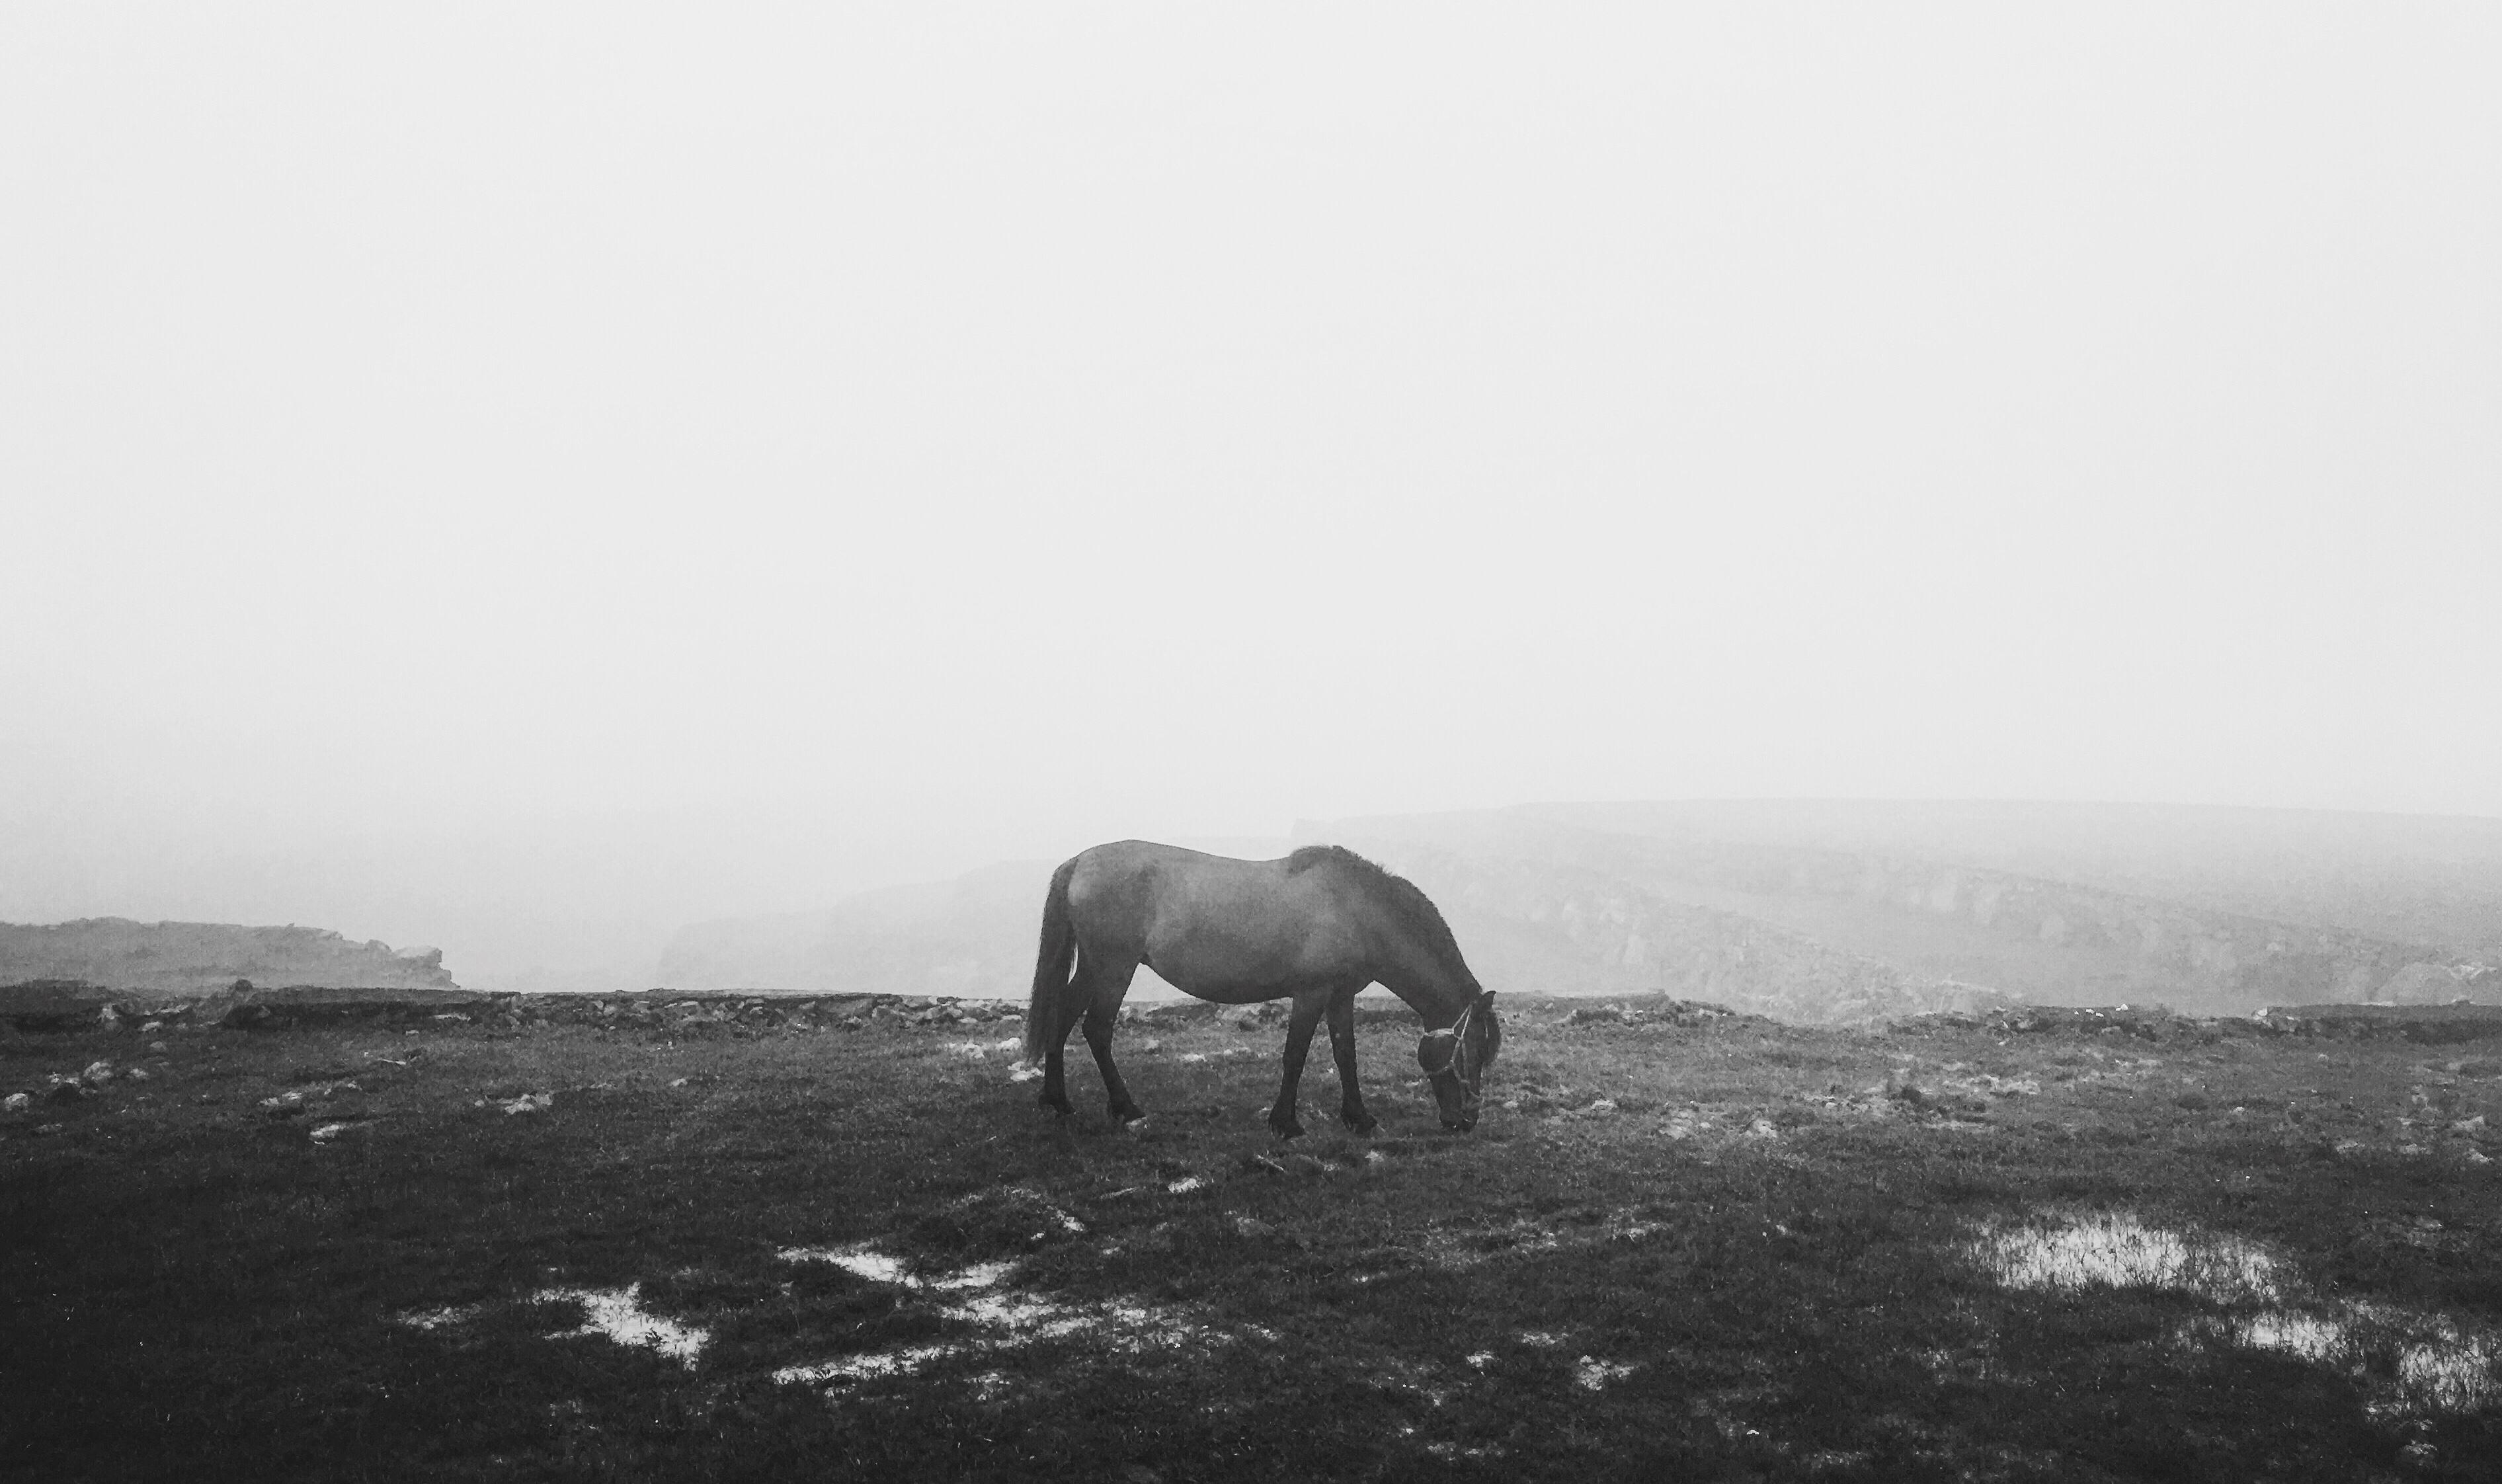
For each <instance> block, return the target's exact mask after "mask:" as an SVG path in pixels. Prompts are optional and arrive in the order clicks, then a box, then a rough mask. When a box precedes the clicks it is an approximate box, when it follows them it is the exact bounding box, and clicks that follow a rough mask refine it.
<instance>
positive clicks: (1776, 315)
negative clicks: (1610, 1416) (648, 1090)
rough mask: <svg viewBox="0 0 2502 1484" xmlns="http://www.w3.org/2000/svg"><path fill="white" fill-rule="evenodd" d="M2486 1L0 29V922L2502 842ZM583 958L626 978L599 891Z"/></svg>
mask: <svg viewBox="0 0 2502 1484" xmlns="http://www.w3.org/2000/svg"><path fill="white" fill-rule="evenodd" d="M2497 77H2502V9H2497V8H2496V7H2493V6H2491V5H2488V4H2475V5H2458V6H2440V5H2403V6H2392V5H2386V4H2377V3H2375V4H2358V5H2351V6H2316V5H2294V4H2282V3H2270V4H2264V5H2247V6H2196V5H2189V6H2184V5H2181V4H2178V3H2171V0H2167V3H2163V4H2157V5H2147V6H2132V5H2113V4H2094V5H2071V6H2063V7H2055V8H2054V7H2047V6H2011V5H2005V4H1994V3H1993V4H1985V5H1973V6H1929V7H1922V6H1910V5H1898V6H1882V7H1868V6H1857V5H1835V6H1800V5H1759V4H1745V5H1730V6H1725V7H1657V6H1637V7H1627V8H1624V9H1623V10H1621V11H1610V10H1606V9H1604V8H1598V7H1578V8H1570V9H1569V11H1568V10H1566V9H1565V8H1558V7H1552V6H1526V5H1524V6H1517V7H1503V8H1486V7H1469V6H1456V5H1450V4H1434V5H1430V6H1420V7H1412V8H1411V7H1390V6H1353V7H1351V6H1341V5H1332V6H1314V7H1297V6H1285V5H1277V4H1261V5H1257V6H1248V5H1245V6H1234V7H1207V6H1192V7H1174V6H1163V5H1157V6H1138V7H1111V6H1072V5H1031V4H1019V5H1012V6H942V5H927V4H912V5H898V6H893V7H878V8H870V7H861V6H843V7H795V8H791V9H788V10H781V9H777V10H775V11H772V12H760V11H753V10H748V11H741V12H737V13H732V12H730V11H729V10H728V9H727V8H725V7H717V6H707V7H685V8H681V9H680V10H679V11H678V12H676V13H674V14H669V15H659V14H652V13H649V12H647V11H645V10H643V9H641V8H636V7H626V6H620V5H617V4H613V3H606V4H600V5H595V6H582V7H559V6H554V5H540V6H528V7H514V6H508V5H493V6H461V5H445V4H432V5H426V6H416V7H395V8H386V7H376V6H335V5H320V6H314V5H308V6H303V7H276V6H265V5H244V4H235V5H223V6H214V7H204V6H172V5H169V6H164V7H155V8H152V7H131V6H114V5H101V4H75V5H45V4H36V3H32V0H22V3H16V4H11V5H9V6H7V7H5V8H0V918H8V919H12V920H18V921H28V920H36V921H43V920H52V919H57V918H61V917H68V916H80V915H90V914H118V915H128V916H137V917H143V918H148V917H163V916H178V917H209V918H224V919H241V920H247V921H287V920H295V921H305V922H318V923H321V924H322V925H324V926H331V927H341V928H343V929H345V930H348V931H349V932H351V933H352V934H354V935H357V936H363V935H367V934H372V935H379V936H385V937H389V938H391V939H392V940H394V941H400V942H408V941H429V942H440V943H443V944H445V946H446V947H447V948H448V949H449V950H450V951H451V952H450V961H451V963H452V966H453V967H454V968H455V969H456V970H462V969H463V968H464V967H465V968H466V969H467V971H468V972H470V973H473V974H478V973H490V974H492V973H503V972H506V971H508V970H515V969H518V968H521V967H525V966H527V965H530V964H533V963H536V964H542V965H546V966H550V967H556V968H563V967H579V966H582V965H586V964H591V963H592V962H594V961H609V960H615V961H621V962H622V961H627V960H631V959H633V958H634V957H635V956H636V955H638V954H642V953H645V952H647V951H648V950H647V949H646V948H645V947H642V946H639V945H642V944H644V943H645V942H646V941H647V940H652V939H654V938H655V936H656V935H658V936H665V933H666V931H667V930H668V929H669V928H671V927H675V926H676V925H677V924H678V923H679V922H683V921H685V920H687V919H689V918H692V917H699V916H704V915H709V914H714V913H720V912H727V911H737V910H761V909H770V908H787V907H797V906H806V905H811V904H815V903H819V902H822V901H823V900H826V899H828V898H829V896H830V894H833V893H836V892H839V891H843V890H848V889H852V888H856V887H860V886H865V885H870V884H875V883H879V882H884V881H891V880H908V879H914V878H916V877H922V876H928V875H930V874H933V873H943V872H946V871H951V870H955V869H962V868H964V867H966V866H970V865H973V864H978V863H980V862H982V861H984V860H995V859H999V858H1003V857H1024V856H1033V857H1046V856H1059V855H1065V854H1067V853H1069V852H1071V851H1073V850H1075V849H1077V848H1080V847H1082V846H1084V845H1086V844H1089V843H1092V842H1093V841H1095V840H1099V839H1103V838H1111V837H1117V836H1121V835H1126V834H1149V835H1159V836H1166V837H1169V836H1174V835H1205V834H1212V833H1232V834H1246V833H1282V832H1283V831H1284V830H1285V829H1286V828H1287V827H1288V826H1290V825H1291V824H1292V822H1293V821H1294V820H1295V819H1296V818H1298V817H1330V816H1338V815H1345V814H1352V813H1361V812H1377V811H1391V810H1419V809H1436V808H1452V807H1467V806H1479V805H1493V804H1502V803H1509V802H1515V801H1521V800H1528V799H1561V798H1600V797H1617V798H1633V797H1669V798H1673V797H1693V796H1753V795H1868V796H1898V797H1927V796H1941V797H2046V798H2106V799H2149V800H2175V801H2186V802H2209V803H2243V804H2277V805H2300V806H2321V807H2336V808H2354V809H2372V810H2405V811H2425V812H2438V813H2457V814H2485V815H2492V814H2502V766H2497V764H2496V762H2495V759H2497V758H2502V683H2497V677H2502V271H2497V269H2496V266H2495V265H2496V264H2502V87H2497V86H2496V85H2495V83H2494V80H2495V79H2496V78H2497ZM628 940H630V941H628Z"/></svg>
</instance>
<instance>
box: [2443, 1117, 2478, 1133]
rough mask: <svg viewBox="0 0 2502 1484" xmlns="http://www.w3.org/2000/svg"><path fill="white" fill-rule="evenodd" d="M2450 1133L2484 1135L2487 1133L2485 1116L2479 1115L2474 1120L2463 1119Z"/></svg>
mask: <svg viewBox="0 0 2502 1484" xmlns="http://www.w3.org/2000/svg"><path fill="white" fill-rule="evenodd" d="M2450 1131H2451V1132H2452V1133H2483V1132H2484V1131H2485V1115H2484V1114H2482V1113H2479V1114H2477V1115H2476V1116H2475V1117H2474V1118H2462V1119H2460V1120H2459V1121H2458V1122H2456V1123H2454V1124H2452V1125H2451V1126H2450Z"/></svg>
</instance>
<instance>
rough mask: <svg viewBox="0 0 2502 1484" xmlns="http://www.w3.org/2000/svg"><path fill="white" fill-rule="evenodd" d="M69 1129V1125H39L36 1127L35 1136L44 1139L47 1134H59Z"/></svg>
mask: <svg viewBox="0 0 2502 1484" xmlns="http://www.w3.org/2000/svg"><path fill="white" fill-rule="evenodd" d="M67 1127H68V1125H66V1124H37V1125H36V1126H35V1136H36V1137H37V1138H42V1137H44V1136H45V1135H46V1134H51V1133H58V1132H60V1131H61V1130H63V1129H65V1128H67Z"/></svg>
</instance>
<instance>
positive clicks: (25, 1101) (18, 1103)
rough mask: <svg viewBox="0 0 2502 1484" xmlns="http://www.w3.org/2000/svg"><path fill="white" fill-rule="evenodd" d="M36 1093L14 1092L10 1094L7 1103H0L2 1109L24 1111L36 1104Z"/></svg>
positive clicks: (16, 1111)
mask: <svg viewBox="0 0 2502 1484" xmlns="http://www.w3.org/2000/svg"><path fill="white" fill-rule="evenodd" d="M34 1103H35V1098H34V1095H33V1094H31V1093H12V1094H10V1095H9V1097H8V1100H7V1101H6V1102H5V1103H0V1110H5V1111H7V1112H11V1113H23V1112H25V1111H26V1110H27V1109H28V1108H30V1107H32V1106H34Z"/></svg>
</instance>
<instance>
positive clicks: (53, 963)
mask: <svg viewBox="0 0 2502 1484" xmlns="http://www.w3.org/2000/svg"><path fill="white" fill-rule="evenodd" d="M46 979H59V980H79V981H84V982H85V983H87V984H92V985H96V986H99V987H101V988H103V989H106V990H111V991H116V992H119V993H128V994H136V995H162V996H166V997H180V996H188V995H205V994H208V993H210V992H211V991H214V990H222V989H227V988H229V987H231V986H232V985H233V984H234V982H235V981H236V980H238V979H249V980H251V981H252V982H253V983H254V984H255V985H259V986H263V987H268V986H274V985H293V984H312V985H323V986H328V987H333V988H354V989H390V990H456V989H458V988H460V986H459V985H458V984H456V982H454V980H453V978H452V976H451V975H450V974H448V973H446V972H444V969H443V953H442V951H441V950H440V949H434V948H409V949H400V950H394V949H393V948H392V947H391V946H390V945H389V944H388V943H382V942H363V943H357V942H353V941H351V940H349V939H348V938H345V937H342V936H340V935H339V934H338V933H335V932H329V931H325V930H323V929H321V928H319V927H234V926H232V925H229V924H225V923H134V922H131V921H130V920H128V919H127V918H118V917H93V918H85V919H83V920H81V921H78V922H73V923H53V924H49V925H29V924H21V923H0V985H14V984H25V983H29V982H32V981H35V980H46Z"/></svg>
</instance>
